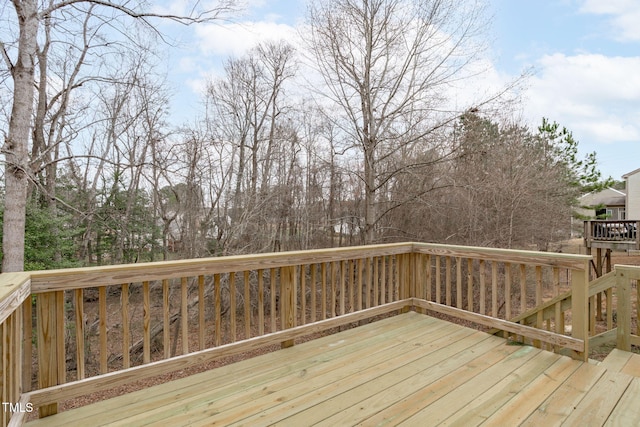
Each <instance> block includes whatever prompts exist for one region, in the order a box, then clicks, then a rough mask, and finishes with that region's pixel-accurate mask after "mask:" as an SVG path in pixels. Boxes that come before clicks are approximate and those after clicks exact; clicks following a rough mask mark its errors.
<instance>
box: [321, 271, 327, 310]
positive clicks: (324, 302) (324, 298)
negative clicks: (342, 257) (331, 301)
mask: <svg viewBox="0 0 640 427" xmlns="http://www.w3.org/2000/svg"><path fill="white" fill-rule="evenodd" d="M320 279H321V280H322V286H321V288H320V298H321V299H320V310H321V311H322V314H321V317H320V318H321V319H322V320H325V319H326V318H327V263H326V262H323V263H322V264H320Z"/></svg>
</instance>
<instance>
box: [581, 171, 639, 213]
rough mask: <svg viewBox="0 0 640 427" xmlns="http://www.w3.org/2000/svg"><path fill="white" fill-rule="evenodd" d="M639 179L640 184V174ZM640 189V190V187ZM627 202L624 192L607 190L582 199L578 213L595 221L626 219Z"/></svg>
mask: <svg viewBox="0 0 640 427" xmlns="http://www.w3.org/2000/svg"><path fill="white" fill-rule="evenodd" d="M638 171H640V169H638ZM638 178H639V181H638V183H639V184H640V174H638ZM627 188H629V187H627ZM638 189H639V190H640V187H638ZM626 200H627V197H626V194H625V193H624V192H623V191H620V190H616V189H614V188H605V189H604V190H602V191H598V192H597V193H588V194H585V195H584V196H582V197H580V206H581V208H580V209H578V212H579V213H580V214H581V215H584V216H585V217H589V218H593V219H609V220H618V219H626V217H627V212H628V210H627V206H626ZM638 202H640V199H639V200H638Z"/></svg>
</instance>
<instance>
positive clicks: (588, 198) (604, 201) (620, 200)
mask: <svg viewBox="0 0 640 427" xmlns="http://www.w3.org/2000/svg"><path fill="white" fill-rule="evenodd" d="M639 170H640V169H639ZM626 198H627V195H626V194H625V193H624V192H622V191H620V190H616V189H615V188H605V189H604V190H602V191H598V192H597V193H588V194H585V195H584V196H582V197H580V200H581V204H582V205H583V206H597V205H604V206H624V205H625V201H626Z"/></svg>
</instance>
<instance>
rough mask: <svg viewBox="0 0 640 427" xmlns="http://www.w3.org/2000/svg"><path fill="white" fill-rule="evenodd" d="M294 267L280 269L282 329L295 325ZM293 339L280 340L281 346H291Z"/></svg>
mask: <svg viewBox="0 0 640 427" xmlns="http://www.w3.org/2000/svg"><path fill="white" fill-rule="evenodd" d="M296 288H297V286H296V267H295V266H287V267H282V268H281V269H280V304H281V307H282V312H281V314H280V316H281V317H280V319H281V322H282V329H283V330H284V329H290V328H293V327H295V326H296V315H297V305H298V304H297V297H296ZM293 343H294V341H293V340H287V341H284V342H282V344H281V345H282V348H287V347H291V346H293Z"/></svg>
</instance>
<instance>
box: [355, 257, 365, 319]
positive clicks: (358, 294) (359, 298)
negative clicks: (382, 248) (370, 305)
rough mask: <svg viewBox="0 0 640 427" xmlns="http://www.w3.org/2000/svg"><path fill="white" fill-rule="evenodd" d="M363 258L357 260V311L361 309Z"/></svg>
mask: <svg viewBox="0 0 640 427" xmlns="http://www.w3.org/2000/svg"><path fill="white" fill-rule="evenodd" d="M362 264H363V260H362V259H359V260H358V267H357V268H358V282H357V288H356V297H357V304H358V307H357V311H360V310H362V268H363V265H362Z"/></svg>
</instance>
